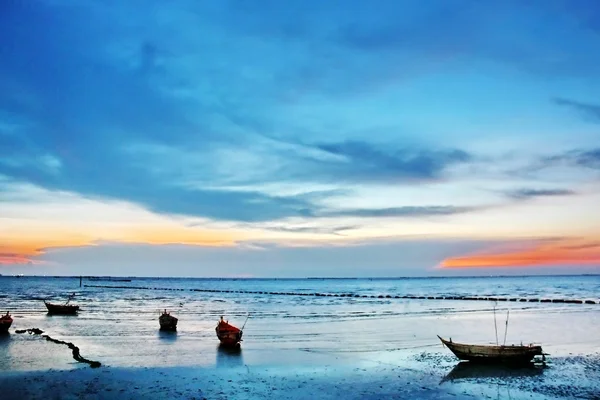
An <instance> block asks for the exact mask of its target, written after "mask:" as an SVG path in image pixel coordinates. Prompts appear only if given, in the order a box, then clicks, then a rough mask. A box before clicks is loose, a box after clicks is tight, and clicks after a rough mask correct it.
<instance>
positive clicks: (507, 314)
mask: <svg viewBox="0 0 600 400" xmlns="http://www.w3.org/2000/svg"><path fill="white" fill-rule="evenodd" d="M509 315H510V310H508V311H506V327H505V328H504V346H506V332H507V331H508V317H509Z"/></svg>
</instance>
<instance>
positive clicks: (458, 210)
mask: <svg viewBox="0 0 600 400" xmlns="http://www.w3.org/2000/svg"><path fill="white" fill-rule="evenodd" d="M478 209H479V208H475V207H455V206H406V207H389V208H373V209H369V208H357V209H347V210H343V209H342V210H336V211H328V212H323V213H322V214H321V215H323V216H328V217H367V218H368V217H375V218H377V217H382V218H384V217H390V218H397V217H398V218H418V217H434V216H444V215H454V214H463V213H467V212H472V211H475V210H478Z"/></svg>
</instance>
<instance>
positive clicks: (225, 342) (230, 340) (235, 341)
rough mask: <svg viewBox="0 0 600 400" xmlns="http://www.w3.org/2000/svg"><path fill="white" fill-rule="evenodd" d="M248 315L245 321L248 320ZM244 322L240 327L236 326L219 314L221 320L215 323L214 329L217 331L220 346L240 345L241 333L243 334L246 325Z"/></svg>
mask: <svg viewBox="0 0 600 400" xmlns="http://www.w3.org/2000/svg"><path fill="white" fill-rule="evenodd" d="M248 318H250V315H249V314H248V317H247V318H246V322H248ZM246 322H244V325H243V326H242V328H241V329H240V328H237V327H235V326H233V325H231V324H230V323H229V321H225V320H224V319H223V316H221V320H220V321H219V323H218V324H217V327H216V328H215V331H216V333H217V338H219V341H220V342H221V346H225V347H237V346H239V345H240V342H241V341H242V335H243V334H244V327H245V326H246Z"/></svg>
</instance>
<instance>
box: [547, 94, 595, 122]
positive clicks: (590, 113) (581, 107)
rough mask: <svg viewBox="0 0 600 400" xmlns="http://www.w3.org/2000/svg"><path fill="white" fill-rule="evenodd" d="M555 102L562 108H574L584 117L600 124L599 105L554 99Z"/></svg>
mask: <svg viewBox="0 0 600 400" xmlns="http://www.w3.org/2000/svg"><path fill="white" fill-rule="evenodd" d="M554 102H555V103H556V104H558V105H561V106H566V107H569V108H572V109H574V110H576V111H578V112H579V113H581V114H582V115H584V116H586V117H588V118H590V119H592V120H594V121H597V122H600V106H599V105H597V104H590V103H583V102H580V101H574V100H568V99H563V98H560V97H557V98H555V99H554Z"/></svg>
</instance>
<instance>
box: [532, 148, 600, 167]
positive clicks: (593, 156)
mask: <svg viewBox="0 0 600 400" xmlns="http://www.w3.org/2000/svg"><path fill="white" fill-rule="evenodd" d="M561 164H566V165H570V166H575V167H584V168H589V169H594V170H596V169H600V148H598V149H589V150H570V151H567V152H564V153H562V154H557V155H553V156H550V157H545V158H543V159H542V160H541V163H540V165H539V166H538V167H537V168H538V169H539V168H540V167H541V168H544V167H551V166H554V165H561Z"/></svg>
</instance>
